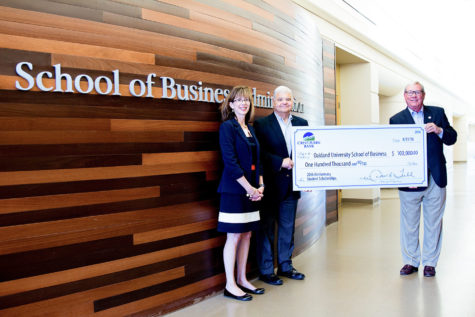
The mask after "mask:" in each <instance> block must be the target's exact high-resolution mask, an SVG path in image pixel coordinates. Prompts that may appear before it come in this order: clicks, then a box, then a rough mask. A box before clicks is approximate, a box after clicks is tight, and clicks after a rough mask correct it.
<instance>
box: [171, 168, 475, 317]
mask: <svg viewBox="0 0 475 317" xmlns="http://www.w3.org/2000/svg"><path fill="white" fill-rule="evenodd" d="M447 192H448V195H447V207H446V210H445V217H444V238H443V246H442V255H441V258H440V260H439V265H438V267H437V275H436V277H435V278H425V277H424V276H423V275H422V271H421V270H420V271H419V274H413V275H411V276H407V277H401V276H400V275H399V269H400V268H401V266H402V265H403V263H402V262H401V256H400V251H399V199H398V196H397V190H393V189H389V190H384V191H383V193H382V200H381V203H380V204H378V205H376V206H371V205H366V204H356V203H351V204H350V203H346V204H344V205H343V206H342V208H341V213H340V219H339V221H338V223H335V224H332V225H330V226H328V227H327V228H326V230H325V232H324V233H323V235H322V237H321V239H320V240H319V241H318V242H317V243H315V244H314V245H313V246H312V247H310V248H309V249H308V250H306V251H305V252H303V253H302V254H301V255H299V256H297V257H296V258H295V260H294V265H295V266H296V267H297V268H298V269H299V270H300V271H302V272H304V273H305V274H306V275H307V278H306V279H305V280H304V281H293V280H288V279H285V280H284V285H283V286H270V285H267V284H264V283H262V282H260V281H256V282H255V285H256V286H258V287H265V288H266V294H265V295H262V296H257V295H256V296H254V299H253V300H252V301H251V302H245V303H244V302H238V301H234V300H231V299H227V298H225V297H223V296H222V295H218V296H215V297H212V298H210V299H207V300H205V301H202V302H200V303H198V304H195V305H193V306H190V307H188V308H185V309H182V310H180V311H177V312H175V313H172V314H170V315H168V316H170V317H178V316H272V317H278V316H290V317H299V316H332V317H333V316H385V317H386V316H404V317H410V316H430V317H438V316H450V317H453V316H457V317H459V316H475V163H467V164H455V165H454V168H453V169H451V170H450V173H449V187H448V190H447Z"/></svg>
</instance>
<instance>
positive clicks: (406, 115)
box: [389, 82, 457, 277]
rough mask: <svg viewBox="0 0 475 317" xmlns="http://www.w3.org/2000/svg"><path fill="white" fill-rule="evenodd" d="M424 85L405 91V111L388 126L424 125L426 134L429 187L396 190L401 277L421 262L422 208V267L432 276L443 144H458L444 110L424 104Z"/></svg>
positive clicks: (441, 204) (443, 182)
mask: <svg viewBox="0 0 475 317" xmlns="http://www.w3.org/2000/svg"><path fill="white" fill-rule="evenodd" d="M424 97H425V92H424V86H422V84H421V83H419V82H415V83H412V84H409V85H407V86H406V88H405V89H404V98H405V100H406V104H407V108H406V109H404V110H402V111H401V112H399V113H397V114H395V115H394V116H392V117H391V119H390V120H389V123H390V124H425V130H426V132H427V166H428V175H429V176H428V186H427V187H418V188H399V199H400V204H401V207H400V208H401V215H400V217H401V225H400V226H401V229H400V230H401V252H402V258H403V261H404V263H405V265H404V266H403V268H402V269H401V271H400V274H401V275H409V274H412V273H414V272H417V271H418V267H419V264H420V262H421V250H420V245H419V225H420V217H421V205H422V207H423V215H424V242H423V247H422V265H423V266H424V276H426V277H432V276H435V267H436V266H437V261H438V259H439V255H440V248H441V243H442V217H443V214H444V209H445V198H446V190H445V187H446V186H447V169H446V167H445V157H444V152H443V144H445V145H452V144H454V143H455V142H456V141H457V132H456V131H455V130H454V129H453V128H452V127H451V126H450V123H449V121H448V120H447V117H446V115H445V112H444V109H443V108H440V107H434V106H426V105H424V104H423V102H424Z"/></svg>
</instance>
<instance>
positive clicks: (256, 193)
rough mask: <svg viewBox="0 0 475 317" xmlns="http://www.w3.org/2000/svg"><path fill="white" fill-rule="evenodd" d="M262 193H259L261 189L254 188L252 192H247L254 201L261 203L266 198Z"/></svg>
mask: <svg viewBox="0 0 475 317" xmlns="http://www.w3.org/2000/svg"><path fill="white" fill-rule="evenodd" d="M263 191H264V189H263V188H262V192H263ZM262 192H261V191H259V189H257V188H254V187H252V190H250V191H248V192H247V196H248V197H249V199H250V200H252V201H259V200H261V199H262V197H263V196H264V194H263V193H262Z"/></svg>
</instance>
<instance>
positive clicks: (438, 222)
mask: <svg viewBox="0 0 475 317" xmlns="http://www.w3.org/2000/svg"><path fill="white" fill-rule="evenodd" d="M399 199H400V203H401V252H402V259H403V262H404V264H410V265H412V266H415V267H418V266H419V264H420V263H421V256H422V265H423V266H426V265H428V266H434V267H435V266H437V261H438V260H439V255H440V249H441V245H442V217H443V215H444V210H445V199H446V189H445V188H440V187H439V186H437V184H436V183H435V181H434V179H432V176H431V177H430V178H429V186H428V187H427V188H426V190H424V191H420V192H405V191H401V190H400V191H399ZM421 206H422V213H423V215H424V242H423V246H422V254H421V248H420V244H419V227H420V219H421Z"/></svg>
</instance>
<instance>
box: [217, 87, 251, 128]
mask: <svg viewBox="0 0 475 317" xmlns="http://www.w3.org/2000/svg"><path fill="white" fill-rule="evenodd" d="M236 98H247V99H249V111H248V112H247V113H246V117H245V118H244V120H245V122H246V124H248V123H249V120H251V118H252V117H253V116H254V103H253V102H252V91H251V89H250V88H249V87H247V86H236V87H233V89H232V90H231V92H230V93H229V94H228V95H227V96H226V99H225V100H224V101H223V103H222V104H221V106H220V107H219V110H220V111H221V119H222V120H223V121H226V120H229V119H233V118H235V115H234V112H233V109H232V108H231V106H230V105H229V103H230V102H234V99H236Z"/></svg>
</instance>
